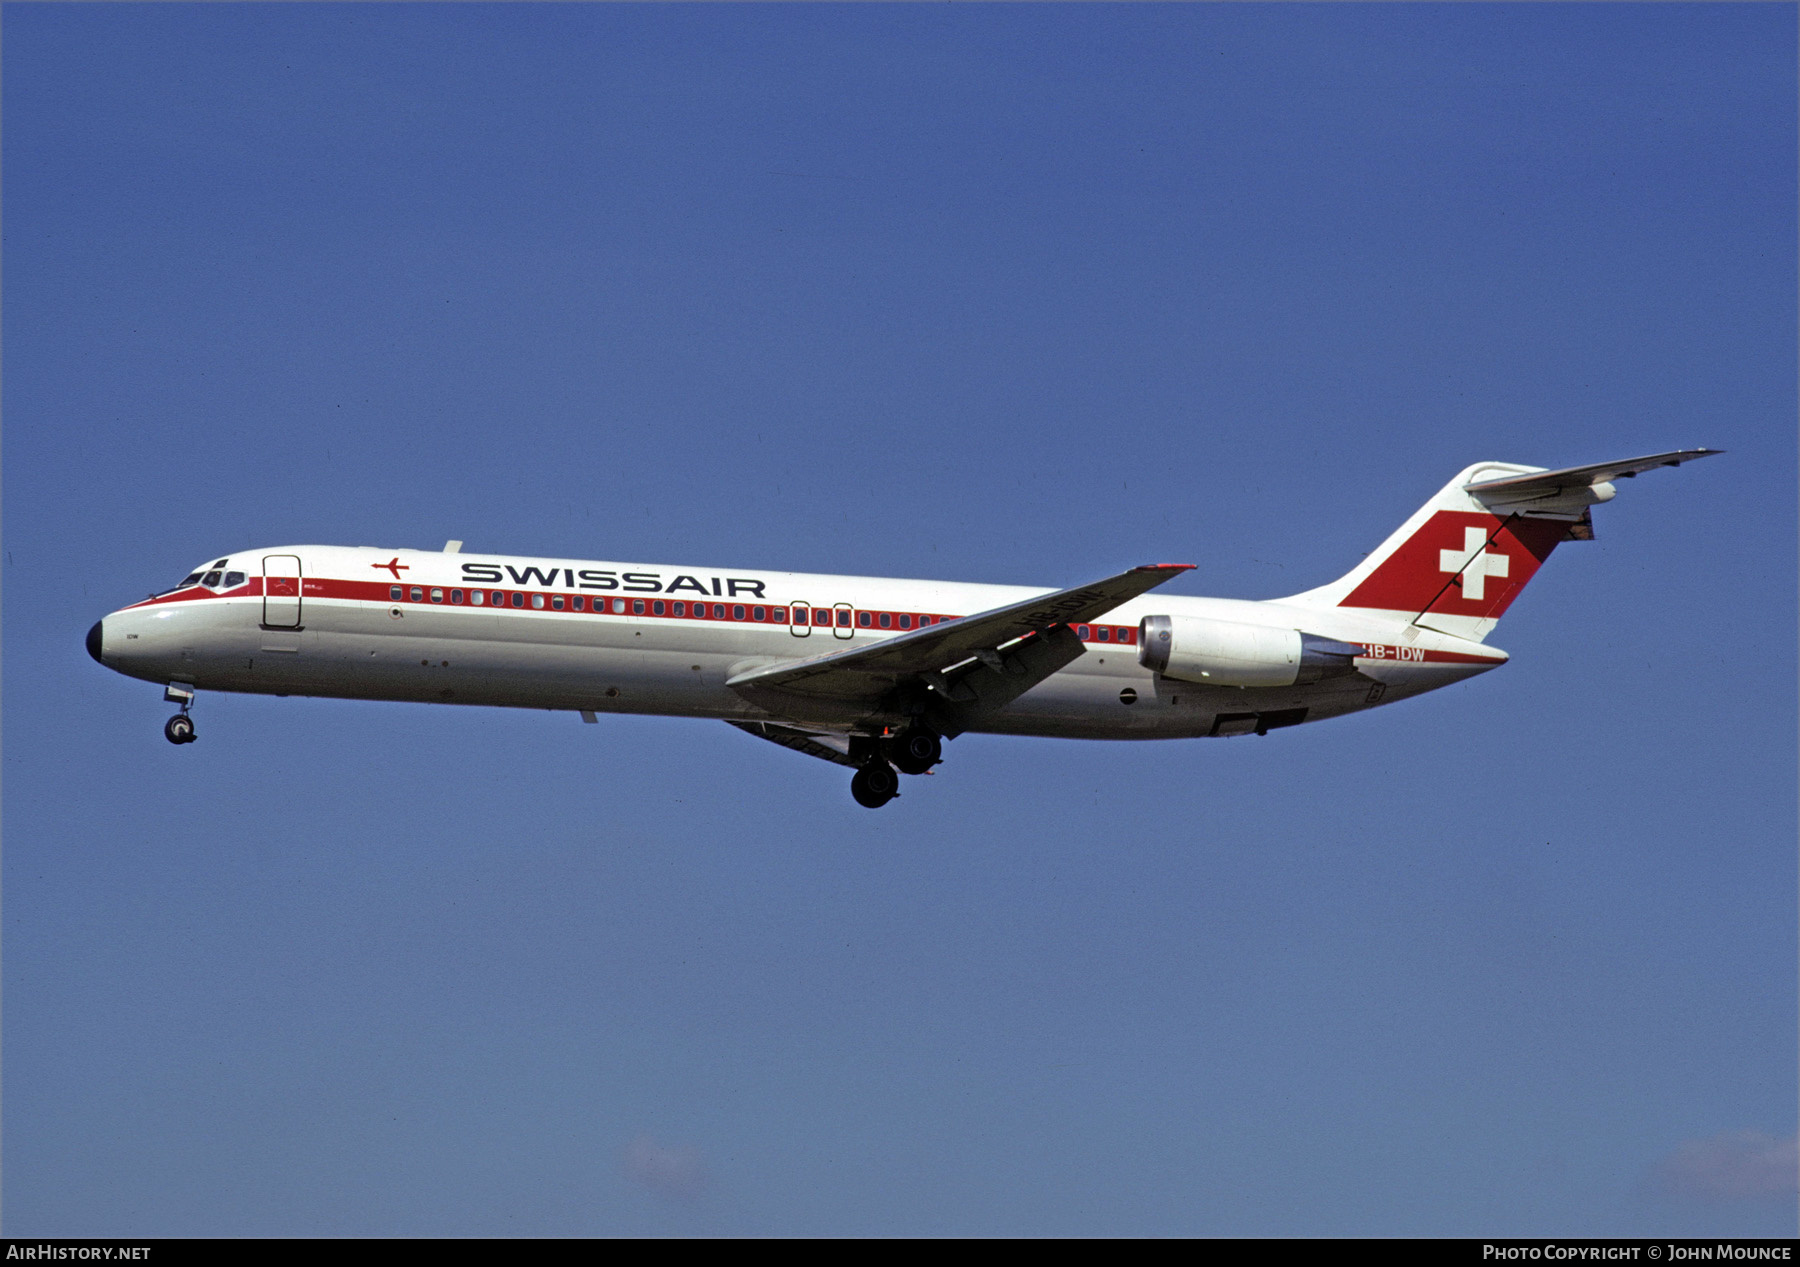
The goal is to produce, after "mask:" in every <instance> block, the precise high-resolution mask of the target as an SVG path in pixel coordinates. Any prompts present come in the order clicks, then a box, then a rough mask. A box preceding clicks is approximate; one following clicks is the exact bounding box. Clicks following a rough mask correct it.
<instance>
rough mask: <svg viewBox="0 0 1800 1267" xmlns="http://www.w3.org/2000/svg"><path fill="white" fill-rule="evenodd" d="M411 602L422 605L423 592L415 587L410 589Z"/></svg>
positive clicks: (423, 599)
mask: <svg viewBox="0 0 1800 1267" xmlns="http://www.w3.org/2000/svg"><path fill="white" fill-rule="evenodd" d="M412 601H413V602H415V603H422V602H424V601H425V591H424V590H422V589H420V588H419V587H418V586H417V585H415V586H413V587H412Z"/></svg>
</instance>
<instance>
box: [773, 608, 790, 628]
mask: <svg viewBox="0 0 1800 1267" xmlns="http://www.w3.org/2000/svg"><path fill="white" fill-rule="evenodd" d="M769 616H770V617H771V619H773V620H774V621H775V623H776V624H778V625H785V624H787V608H785V607H777V608H776V609H775V610H774V611H772V612H770V613H769Z"/></svg>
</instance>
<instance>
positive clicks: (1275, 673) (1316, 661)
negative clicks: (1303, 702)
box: [1138, 616, 1363, 686]
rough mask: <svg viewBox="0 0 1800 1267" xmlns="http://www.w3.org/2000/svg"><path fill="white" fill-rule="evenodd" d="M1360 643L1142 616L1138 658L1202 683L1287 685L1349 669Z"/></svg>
mask: <svg viewBox="0 0 1800 1267" xmlns="http://www.w3.org/2000/svg"><path fill="white" fill-rule="evenodd" d="M1362 653H1363V651H1362V648H1361V647H1358V646H1354V645H1353V644H1351V643H1348V642H1334V641H1333V640H1332V639H1330V638H1321V637H1319V636H1318V635H1317V634H1309V633H1301V632H1300V631H1299V630H1298V629H1278V628H1275V627H1274V626H1270V625H1242V624H1238V623H1237V622H1235V621H1229V620H1207V619H1206V618H1204V617H1201V616H1146V617H1144V619H1143V620H1142V622H1140V623H1139V625H1138V663H1139V664H1141V665H1143V666H1144V667H1145V668H1146V669H1149V670H1151V671H1152V672H1154V673H1160V674H1162V675H1163V676H1164V677H1167V678H1174V679H1175V680H1176V681H1179V682H1199V683H1201V684H1202V685H1205V686H1293V685H1294V684H1296V683H1301V682H1317V681H1318V680H1319V679H1320V678H1325V677H1336V676H1338V675H1340V674H1344V673H1351V672H1354V671H1355V668H1356V666H1355V663H1354V661H1355V658H1356V657H1357V656H1359V655H1361V654H1362Z"/></svg>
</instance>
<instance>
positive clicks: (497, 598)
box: [488, 590, 506, 607]
mask: <svg viewBox="0 0 1800 1267" xmlns="http://www.w3.org/2000/svg"><path fill="white" fill-rule="evenodd" d="M488 601H489V602H491V603H493V605H494V606H496V607H504V606H506V595H504V594H502V593H501V592H500V591H499V590H495V591H494V592H493V593H492V594H491V595H489V597H488Z"/></svg>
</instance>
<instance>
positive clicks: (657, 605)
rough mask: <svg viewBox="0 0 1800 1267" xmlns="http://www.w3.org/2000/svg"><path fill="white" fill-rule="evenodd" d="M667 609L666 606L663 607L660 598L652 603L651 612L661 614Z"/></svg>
mask: <svg viewBox="0 0 1800 1267" xmlns="http://www.w3.org/2000/svg"><path fill="white" fill-rule="evenodd" d="M665 610H666V608H664V607H663V601H662V599H660V598H659V599H657V600H656V601H655V602H653V603H651V604H650V614H651V615H652V616H660V615H662V614H663V612H664V611H665Z"/></svg>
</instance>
